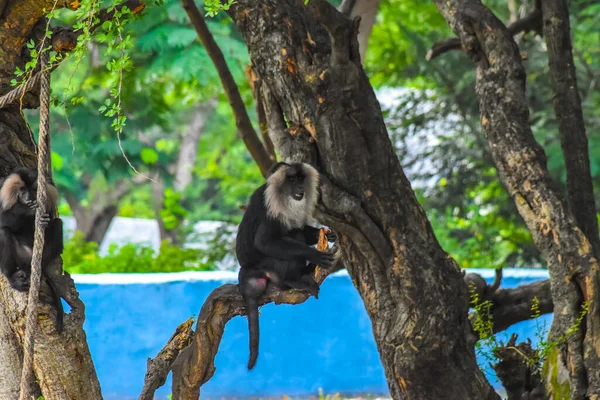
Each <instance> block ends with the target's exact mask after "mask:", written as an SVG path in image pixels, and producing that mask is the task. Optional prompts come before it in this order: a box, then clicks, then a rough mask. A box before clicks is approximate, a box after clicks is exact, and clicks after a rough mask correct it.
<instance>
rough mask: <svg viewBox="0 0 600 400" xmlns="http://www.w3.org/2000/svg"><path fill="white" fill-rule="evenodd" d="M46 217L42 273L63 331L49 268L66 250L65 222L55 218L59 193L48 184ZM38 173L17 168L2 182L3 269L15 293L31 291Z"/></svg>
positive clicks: (0, 240)
mask: <svg viewBox="0 0 600 400" xmlns="http://www.w3.org/2000/svg"><path fill="white" fill-rule="evenodd" d="M46 191H47V194H48V201H47V204H46V210H47V214H45V215H44V216H43V217H42V219H41V222H42V223H43V224H45V225H46V229H45V235H44V249H43V253H42V272H43V275H44V276H45V277H46V281H47V282H48V286H49V287H50V289H51V291H52V297H53V300H54V304H55V307H56V329H57V331H59V332H61V331H62V328H63V306H62V303H61V299H60V296H59V294H58V291H57V288H56V285H55V283H54V282H53V280H52V279H51V278H50V276H49V275H48V273H47V271H46V269H47V267H48V265H49V263H50V262H51V261H53V260H54V259H56V258H57V257H58V256H60V254H61V253H62V251H63V225H62V220H61V219H60V218H58V217H57V216H56V215H55V210H56V204H57V202H58V191H57V190H56V187H55V186H54V184H53V183H52V182H51V181H49V182H48V185H47V188H46ZM36 196H37V170H36V169H34V168H18V169H16V170H14V171H13V172H12V173H11V174H10V175H8V176H7V177H6V178H5V179H4V180H2V181H0V269H1V270H2V273H3V274H4V276H6V277H7V278H8V281H9V283H10V285H11V286H12V287H13V288H15V289H16V290H19V291H22V292H26V291H28V290H29V282H30V275H31V257H32V255H33V254H32V253H33V240H34V232H35V210H36V208H37V201H36Z"/></svg>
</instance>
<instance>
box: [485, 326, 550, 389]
mask: <svg viewBox="0 0 600 400" xmlns="http://www.w3.org/2000/svg"><path fill="white" fill-rule="evenodd" d="M494 355H495V356H496V357H498V359H499V360H500V361H499V362H497V363H496V364H494V365H493V368H494V371H496V375H497V376H498V379H500V381H501V382H502V385H503V386H504V387H505V388H506V394H507V396H508V400H546V399H547V397H546V393H545V390H544V386H543V385H542V380H541V377H540V374H539V370H538V365H537V362H538V354H537V352H536V351H535V350H534V349H533V348H532V347H531V341H530V340H528V341H527V342H523V343H519V344H518V345H517V335H516V334H513V335H512V336H511V337H510V339H509V340H508V342H507V343H506V344H505V345H504V344H502V345H501V346H500V347H498V348H496V349H494Z"/></svg>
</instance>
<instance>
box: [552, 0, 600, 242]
mask: <svg viewBox="0 0 600 400" xmlns="http://www.w3.org/2000/svg"><path fill="white" fill-rule="evenodd" d="M542 15H543V20H544V38H545V39H546V45H547V47H548V64H549V66H550V79H551V82H552V93H553V96H552V100H553V103H554V112H555V113H556V118H557V119H558V131H559V134H560V145H561V147H562V150H563V155H564V158H565V167H566V170H567V190H568V193H569V198H568V200H569V206H570V208H571V212H572V213H573V215H574V216H575V221H577V226H579V228H580V229H581V230H582V231H583V233H585V235H586V236H587V237H588V239H589V240H590V242H592V245H593V246H594V248H595V250H596V251H597V252H598V251H600V243H599V239H598V218H597V217H596V203H595V198H594V186H593V183H592V174H591V172H590V156H589V151H588V139H587V135H586V133H585V124H584V122H583V111H582V110H581V98H580V97H579V90H578V88H577V76H576V74H575V62H574V61H573V51H572V46H571V36H570V35H571V27H570V24H569V7H568V2H567V0H544V1H542ZM596 254H598V253H596Z"/></svg>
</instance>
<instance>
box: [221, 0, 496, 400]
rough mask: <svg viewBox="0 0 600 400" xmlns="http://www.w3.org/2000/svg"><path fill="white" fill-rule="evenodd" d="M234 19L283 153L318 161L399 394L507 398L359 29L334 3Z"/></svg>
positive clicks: (324, 217)
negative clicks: (474, 334)
mask: <svg viewBox="0 0 600 400" xmlns="http://www.w3.org/2000/svg"><path fill="white" fill-rule="evenodd" d="M230 15H231V16H232V18H233V19H234V21H235V23H236V24H237V26H238V28H239V29H240V31H241V33H242V35H243V36H244V39H245V41H246V44H247V45H248V49H249V53H250V56H251V59H252V65H253V67H254V68H255V70H256V72H257V73H258V75H259V76H260V78H261V80H262V81H263V82H264V85H263V89H264V91H266V92H269V94H270V97H269V96H265V108H268V109H269V111H268V112H267V114H268V115H269V114H270V115H269V117H268V120H269V129H270V136H271V138H272V139H273V142H274V144H275V146H276V149H277V150H278V153H279V154H280V155H282V157H283V158H284V160H290V159H294V160H298V159H299V158H300V157H301V155H305V154H306V155H309V154H314V155H315V157H314V158H313V159H311V160H307V159H304V161H311V162H312V163H313V164H314V165H316V166H317V167H318V168H319V170H320V172H321V174H322V186H321V193H322V196H321V199H322V203H321V204H320V206H319V213H318V215H317V217H318V219H319V220H320V222H322V223H324V224H327V225H329V226H331V227H332V228H333V229H334V230H336V231H338V232H340V236H341V242H340V243H341V247H342V250H343V253H344V259H345V261H346V267H347V269H348V271H349V273H350V275H351V277H352V280H353V283H354V284H355V286H356V287H357V289H358V291H359V293H360V295H361V297H362V299H363V301H364V303H365V307H366V309H367V311H368V313H369V316H370V318H371V321H372V324H373V333H374V336H375V340H376V343H377V346H378V349H379V352H380V355H381V360H382V362H383V366H384V369H385V373H386V377H387V380H388V384H389V388H390V392H391V394H392V397H394V398H397V399H400V398H406V399H432V398H445V399H465V398H479V399H492V398H497V396H496V394H495V393H494V391H493V389H492V388H491V386H490V385H489V384H488V382H486V380H485V378H484V376H483V374H482V373H481V371H480V370H479V368H478V367H477V364H476V360H475V355H474V351H473V348H472V345H471V344H470V343H469V342H468V341H467V332H468V331H469V330H470V324H469V322H468V319H467V310H468V297H467V292H466V288H465V286H464V284H463V282H462V279H461V274H460V271H459V268H458V266H457V264H456V263H455V262H454V261H453V260H452V259H451V258H450V257H448V255H447V254H446V253H445V252H444V251H443V250H442V249H441V248H440V246H439V244H438V242H437V240H436V238H435V236H434V234H433V232H432V230H431V226H430V224H429V222H428V221H427V218H426V216H425V213H424V211H423V209H422V208H421V206H420V205H419V204H418V202H417V200H416V197H415V195H414V193H413V192H412V190H411V188H410V184H409V183H408V181H407V179H406V177H405V175H404V173H403V171H402V169H401V167H400V165H399V162H398V159H397V157H396V155H395V153H394V150H393V147H392V145H391V142H390V139H389V137H388V134H387V132H386V129H385V126H384V123H383V118H382V114H381V109H380V107H379V103H378V101H377V99H376V97H375V93H374V91H373V89H372V88H371V86H370V84H369V82H368V78H367V77H366V75H365V73H364V71H363V69H362V66H361V62H360V55H359V52H358V43H357V40H356V32H357V24H356V23H355V22H353V21H349V20H348V19H347V18H345V17H344V16H343V15H342V14H340V13H339V12H338V11H337V10H335V8H333V7H332V6H331V5H330V4H328V3H327V2H326V1H322V0H311V1H310V2H308V3H307V4H306V5H305V4H304V2H301V1H293V0H286V1H273V0H263V1H250V0H240V1H238V2H237V3H235V4H234V6H233V7H232V9H231V10H230ZM270 100H272V101H274V104H271V103H270ZM278 113H279V115H278ZM290 141H291V142H295V143H296V144H297V145H298V146H296V145H288V144H287V143H289V142H290ZM302 145H303V146H304V147H305V148H306V149H307V151H306V152H300V153H290V152H288V151H287V150H289V149H291V148H294V147H296V148H297V147H301V146H302Z"/></svg>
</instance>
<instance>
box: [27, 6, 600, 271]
mask: <svg viewBox="0 0 600 400" xmlns="http://www.w3.org/2000/svg"><path fill="white" fill-rule="evenodd" d="M333 3H335V4H336V5H337V3H339V1H337V2H333ZM82 4H83V5H84V6H83V8H82V9H81V10H83V11H79V12H78V13H73V12H70V11H66V10H62V11H60V12H59V13H57V14H56V15H55V16H53V24H54V25H59V26H60V25H67V24H73V23H74V22H75V21H80V22H81V21H85V19H84V18H83V16H84V15H85V14H84V11H85V10H89V9H90V8H93V7H97V6H98V5H99V3H97V2H92V1H89V0H86V1H82ZM107 4H111V1H103V2H102V5H103V6H104V5H107ZM486 5H488V6H490V7H492V9H493V10H494V11H495V12H496V13H497V15H498V16H499V17H500V18H501V19H502V20H503V21H508V18H509V13H508V7H507V5H506V2H505V1H500V0H491V1H489V2H486ZM223 6H225V7H227V4H224V5H223V4H221V3H220V2H214V1H210V2H207V4H206V12H207V13H208V14H210V15H212V17H210V18H207V20H208V25H209V28H210V30H211V32H212V33H213V35H214V36H215V39H216V41H217V43H218V44H219V46H220V47H221V49H222V51H223V53H224V55H225V57H226V59H227V63H228V65H229V67H230V69H231V71H232V73H233V76H234V78H235V80H236V82H237V83H238V85H239V87H240V91H241V93H242V96H243V98H244V101H245V103H246V106H247V109H248V111H249V113H250V116H251V118H252V120H253V121H254V124H255V127H257V125H256V115H255V112H254V104H253V97H252V93H251V91H250V88H249V85H248V82H247V81H246V79H245V76H244V70H245V68H246V67H247V66H248V64H249V61H250V60H249V57H248V53H247V50H246V47H245V44H244V43H243V41H242V38H241V35H240V34H239V32H238V31H237V30H236V28H235V26H234V25H233V24H232V23H231V21H230V20H229V18H228V16H227V14H226V13H224V12H218V11H219V10H221V9H222V8H223ZM570 10H571V14H572V21H571V26H572V31H573V32H572V34H573V44H574V55H575V62H576V67H577V73H578V80H579V81H578V82H579V86H580V93H581V97H582V101H583V108H584V114H585V120H586V124H587V132H588V137H589V146H590V160H591V166H592V173H593V178H594V182H595V183H596V185H598V184H599V183H600V136H599V135H600V90H598V83H597V82H598V81H599V79H598V78H599V77H600V44H599V43H600V30H598V26H600V1H588V0H574V1H571V2H570ZM523 11H524V13H526V12H527V10H523ZM82 18H83V19H82ZM122 22H123V23H122V26H123V27H122V28H118V29H117V28H115V26H114V25H111V26H106V27H105V28H106V29H104V30H103V31H102V32H101V33H100V34H99V35H96V36H89V38H88V39H87V41H86V42H85V43H84V46H83V49H82V50H81V51H80V52H79V53H78V54H79V57H77V56H74V57H71V58H70V59H68V60H66V61H64V62H63V63H62V64H61V65H60V67H59V68H58V69H57V70H56V71H55V72H54V73H53V76H52V77H53V78H52V79H53V81H52V85H53V93H54V95H55V107H53V109H52V116H51V121H52V131H53V150H54V152H53V165H54V169H55V181H56V183H57V185H58V186H59V189H60V191H61V193H62V194H63V198H70V200H71V202H72V201H78V202H80V203H81V204H82V205H83V206H84V207H91V206H92V205H94V204H96V203H98V202H100V201H103V199H104V198H105V197H106V194H107V193H111V191H113V190H114V188H115V187H116V186H117V185H119V184H120V183H122V182H124V181H125V182H129V181H131V180H132V179H133V178H134V177H135V176H136V173H135V172H134V170H133V169H134V168H135V169H136V170H138V171H139V173H142V174H148V175H151V174H156V175H153V176H159V177H160V178H161V179H162V180H163V181H164V183H165V187H164V190H163V195H164V198H165V199H164V201H163V204H162V206H161V208H160V210H157V209H155V207H154V206H153V201H152V200H153V198H154V197H155V194H154V193H153V192H152V190H151V184H150V182H146V183H145V184H141V185H138V186H136V187H135V188H134V189H133V190H131V191H130V192H129V194H128V195H127V196H126V197H125V198H123V199H122V200H120V202H119V203H118V208H119V215H120V216H125V217H139V218H159V219H161V222H162V223H163V224H164V226H165V227H166V228H167V229H177V230H180V231H181V235H182V236H183V237H184V238H189V235H190V234H191V233H192V232H191V229H190V227H191V226H192V225H193V224H194V223H195V222H197V221H202V220H219V221H226V222H230V223H234V224H235V223H238V222H239V221H240V219H241V215H242V213H241V211H240V209H239V207H240V205H243V204H245V202H246V200H247V198H248V196H249V195H250V194H251V192H252V191H253V190H254V189H255V188H256V187H257V186H259V185H260V184H261V183H262V182H263V178H262V177H261V174H260V172H259V170H258V168H257V166H256V165H255V164H254V162H253V161H252V159H251V158H250V156H249V154H248V152H247V150H246V148H245V147H244V145H243V143H242V141H241V140H239V138H238V136H237V132H236V128H235V122H234V118H233V115H232V112H231V109H230V107H229V104H228V102H227V99H226V97H225V96H224V94H223V90H222V87H221V84H220V81H219V79H218V75H217V73H216V71H215V68H214V66H213V64H212V62H211V60H210V58H209V56H208V54H207V53H206V51H205V50H204V49H203V47H202V46H201V45H200V43H199V41H198V39H197V36H196V33H195V31H194V29H193V28H192V27H191V25H190V22H189V20H188V17H187V15H186V13H185V11H184V10H183V9H182V7H181V4H180V2H179V1H177V0H165V1H160V2H150V3H149V4H147V8H146V10H145V11H144V12H143V15H142V17H141V18H131V16H128V15H127V14H125V15H124V16H123V21H122ZM451 36H452V33H451V31H450V30H449V28H448V27H447V25H446V23H445V21H444V19H443V18H442V17H441V15H440V14H439V12H438V11H437V9H436V7H435V6H434V4H433V3H432V2H430V1H421V0H384V1H382V2H381V7H380V11H379V14H378V17H377V23H376V25H375V27H374V28H373V31H372V34H371V37H370V40H369V47H368V52H367V56H366V60H365V68H366V70H367V73H368V74H369V76H370V79H371V82H372V83H373V85H374V86H375V87H376V88H377V89H378V90H382V91H384V90H389V89H394V88H403V89H404V91H403V92H402V94H401V95H399V97H398V98H397V99H396V101H395V103H394V104H393V106H391V107H388V108H387V109H386V110H385V116H386V123H387V125H388V128H389V132H390V137H391V139H392V141H393V142H394V144H395V146H396V150H397V153H398V156H399V158H400V160H401V162H402V165H403V167H405V169H406V171H407V174H408V176H409V178H410V179H411V182H413V184H414V183H418V184H415V187H416V188H417V194H418V196H419V199H420V201H421V203H422V204H423V206H424V207H425V209H426V211H427V213H428V215H429V217H430V220H431V223H432V226H433V228H434V230H435V232H436V235H437V236H438V238H439V240H440V242H441V244H442V246H443V248H444V249H445V250H446V251H448V252H449V253H450V254H451V255H452V256H454V257H455V258H456V259H457V261H458V262H459V264H460V265H461V266H462V267H473V268H482V267H492V268H497V267H510V266H516V267H524V266H534V267H535V266H543V260H542V259H541V258H540V255H539V253H538V252H537V250H536V249H535V247H534V245H533V243H532V240H531V235H530V234H529V232H528V231H527V229H526V228H525V226H524V224H523V222H522V220H521V218H520V217H519V216H518V214H517V212H516V209H515V206H514V204H513V201H512V199H511V198H510V195H509V194H508V193H507V192H506V190H505V189H504V188H503V186H502V185H501V183H500V182H499V180H498V177H497V175H496V172H495V169H494V167H493V163H492V161H491V156H490V153H489V149H488V148H487V141H486V139H485V137H484V135H483V133H482V131H481V128H480V125H479V112H478V104H477V97H476V96H475V93H474V79H475V75H474V74H475V72H474V68H473V66H472V65H471V63H470V61H469V60H468V59H467V57H466V56H465V55H464V54H462V53H461V52H459V51H454V52H450V53H447V54H444V55H442V56H440V57H438V58H436V59H435V60H432V61H426V59H425V55H426V54H427V52H428V50H429V49H430V48H431V45H432V44H433V43H434V42H436V41H438V40H442V39H444V38H448V37H451ZM517 40H518V42H519V45H520V47H521V50H522V53H523V54H524V55H525V56H526V59H525V60H524V65H525V67H526V71H527V78H528V88H527V90H528V92H527V93H528V97H529V101H530V105H531V124H532V127H533V130H534V133H535V135H536V137H537V139H538V140H539V141H540V142H541V143H542V144H543V146H544V149H545V150H546V153H547V155H548V166H549V168H550V171H551V173H552V174H553V175H554V177H555V178H556V180H557V181H558V182H560V184H561V185H562V186H561V187H562V189H563V190H564V184H565V170H564V163H563V158H562V154H561V151H560V142H559V140H558V136H557V124H556V121H555V116H554V112H553V109H552V103H551V95H552V93H551V88H550V85H549V78H548V65H547V57H546V51H545V45H544V43H543V40H542V39H541V38H539V37H534V36H533V34H528V35H526V36H518V37H517ZM124 54H125V55H124ZM115 60H117V61H115ZM116 72H119V73H120V74H121V76H122V80H121V88H120V91H119V93H118V94H119V96H118V101H119V107H120V108H119V113H120V114H122V115H123V117H124V119H123V121H122V123H123V124H124V125H123V126H121V128H122V131H120V128H119V126H120V125H119V124H120V123H119V124H117V127H115V121H114V116H113V117H110V116H109V117H107V116H105V115H103V113H106V112H107V111H106V110H109V109H111V107H114V105H115V102H116V101H117V97H115V87H116V86H115V85H116V83H117V81H118V79H117V77H118V75H119V74H116ZM107 99H109V100H108V102H107ZM213 99H216V106H215V108H214V110H213V111H212V113H211V114H210V115H209V117H208V119H207V122H206V125H205V128H204V130H203V132H202V135H201V139H200V142H199V145H198V156H197V160H196V164H195V166H194V169H193V175H194V178H193V183H192V184H191V185H189V186H188V187H186V188H185V189H184V190H183V191H181V192H176V191H174V190H173V188H172V185H173V179H174V176H173V165H174V163H175V162H176V159H177V155H178V150H179V147H180V143H181V138H182V134H183V133H184V132H185V129H186V127H187V125H188V124H189V123H190V120H191V117H192V113H193V112H194V109H195V108H196V107H197V106H198V105H199V104H203V103H206V102H209V101H211V100H213ZM101 109H102V110H104V112H100V111H99V110H101ZM28 118H29V120H30V123H31V126H32V127H34V128H37V115H36V113H35V112H30V113H28ZM424 161H426V163H427V165H428V168H421V167H420V166H422V165H423V164H422V163H423V162H424ZM597 187H598V186H597ZM60 212H61V214H62V215H69V214H70V213H71V210H70V207H69V204H67V202H63V204H61V207H60ZM225 236H226V235H224V236H220V235H215V239H214V240H213V241H212V245H213V247H214V248H218V249H219V252H221V253H220V255H223V254H225V253H227V252H230V251H231V243H230V239H225ZM212 256H214V254H213V255H212ZM212 256H210V257H212ZM207 257H208V258H207ZM210 257H209V256H207V255H206V254H199V253H198V252H197V251H194V250H189V249H188V250H186V249H182V248H181V247H178V246H170V245H168V244H163V246H162V247H161V252H160V254H158V255H157V254H154V253H153V252H152V251H151V250H150V249H148V248H144V247H143V246H132V245H127V246H123V247H121V248H117V247H113V248H112V250H111V252H110V254H109V255H108V256H107V257H104V258H102V257H100V256H99V255H98V252H97V245H92V244H89V245H88V244H85V243H83V242H82V239H81V237H80V236H76V237H75V238H74V239H73V240H72V241H71V242H69V244H68V245H67V248H66V250H65V265H66V266H67V269H69V270H70V271H72V272H103V271H104V272H109V271H111V272H133V271H136V272H144V271H145V272H155V271H180V270H186V269H207V268H211V265H210V263H211V262H212V261H206V260H209V259H210ZM215 257H216V256H215ZM198 259H202V260H204V261H202V262H200V261H198ZM213 265H214V263H213Z"/></svg>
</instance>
